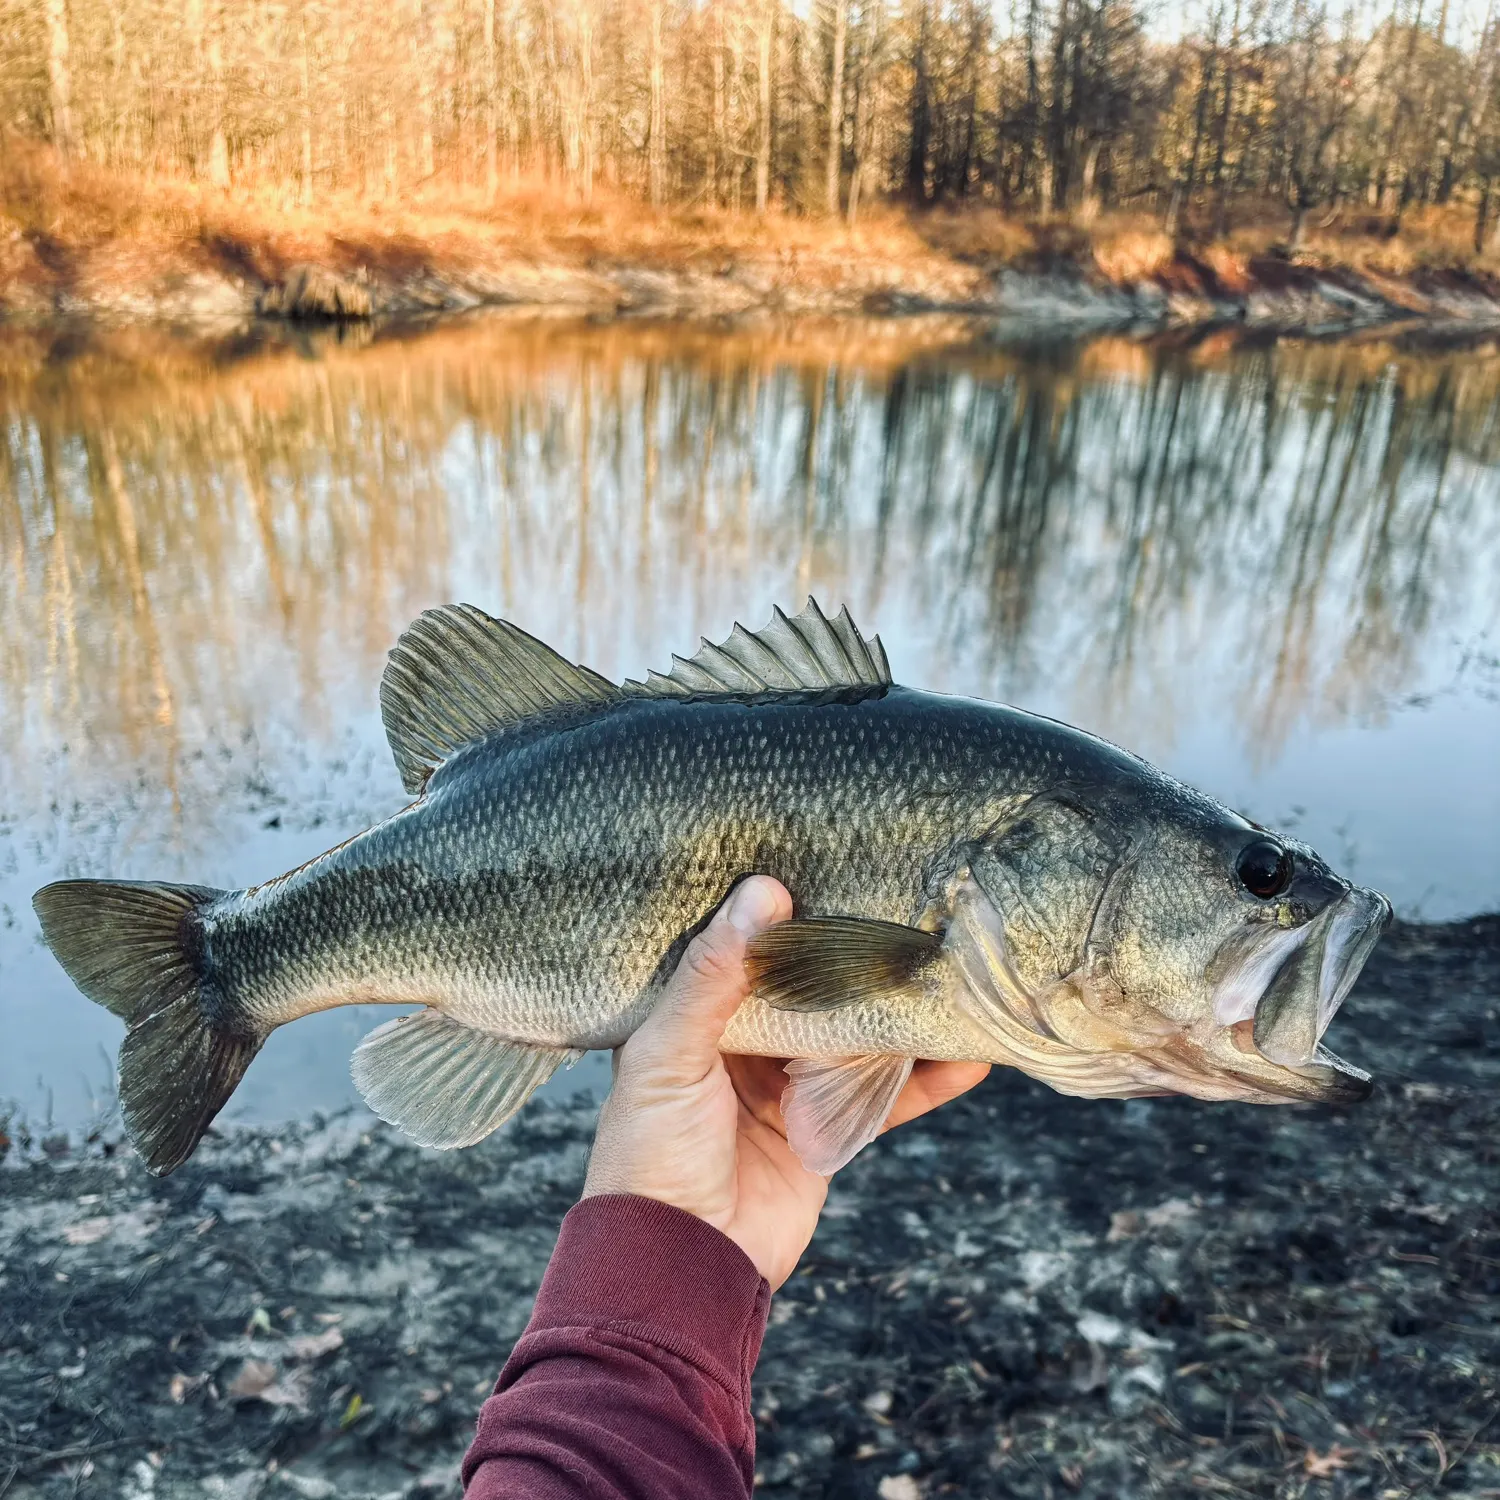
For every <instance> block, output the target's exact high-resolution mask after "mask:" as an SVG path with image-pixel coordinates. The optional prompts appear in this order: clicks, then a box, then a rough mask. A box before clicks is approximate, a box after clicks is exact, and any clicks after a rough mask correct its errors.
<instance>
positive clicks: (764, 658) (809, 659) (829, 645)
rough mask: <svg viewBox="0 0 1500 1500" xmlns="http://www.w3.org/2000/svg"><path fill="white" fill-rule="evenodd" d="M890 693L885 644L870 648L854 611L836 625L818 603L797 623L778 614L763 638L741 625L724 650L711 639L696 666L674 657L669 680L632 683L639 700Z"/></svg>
mask: <svg viewBox="0 0 1500 1500" xmlns="http://www.w3.org/2000/svg"><path fill="white" fill-rule="evenodd" d="M890 685H891V668H890V663H889V662H888V661H887V660H886V658H885V647H884V646H882V645H881V644H880V637H879V636H878V635H877V636H875V637H874V638H873V639H872V640H869V641H867V640H865V638H864V637H863V636H862V635H861V634H860V633H859V629H858V627H857V626H856V625H855V623H854V621H853V620H852V619H850V618H849V610H848V608H847V607H846V608H844V609H842V610H840V611H839V614H838V618H837V619H833V620H830V619H829V618H828V616H827V615H825V614H824V613H823V611H822V610H821V609H819V608H818V601H817V600H816V599H809V600H808V601H807V607H806V608H805V609H804V610H803V611H802V613H801V614H800V615H796V616H793V617H792V618H790V619H789V618H788V617H787V616H786V615H785V614H783V613H782V611H781V610H779V609H778V610H775V611H774V612H773V614H772V616H771V622H770V624H769V625H767V626H766V627H765V628H764V629H763V630H755V631H750V630H746V629H745V627H744V626H743V625H736V626H735V627H734V629H733V630H732V631H731V632H730V633H729V638H728V639H727V640H725V641H723V642H722V643H721V644H719V645H717V646H715V645H713V644H712V643H711V642H710V641H708V640H707V639H705V640H704V641H703V644H702V645H701V646H700V647H699V649H698V654H697V655H696V656H694V657H693V659H692V660H691V661H684V660H683V659H682V657H680V656H674V657H673V658H672V670H671V671H670V672H668V673H667V674H666V675H665V676H663V675H662V673H660V672H652V673H650V674H648V676H647V678H646V681H645V682H644V683H639V682H630V683H626V687H627V688H630V689H633V690H634V691H636V692H643V693H653V694H658V695H660V696H662V697H674V698H687V697H691V696H693V695H694V694H698V693H785V692H806V691H807V690H808V689H810V688H811V689H817V688H840V687H865V688H888V687H890Z"/></svg>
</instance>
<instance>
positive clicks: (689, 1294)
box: [463, 1196, 770, 1500]
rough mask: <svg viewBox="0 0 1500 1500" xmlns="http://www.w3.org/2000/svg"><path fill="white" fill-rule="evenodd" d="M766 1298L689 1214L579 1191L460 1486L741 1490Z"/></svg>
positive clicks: (687, 1497)
mask: <svg viewBox="0 0 1500 1500" xmlns="http://www.w3.org/2000/svg"><path fill="white" fill-rule="evenodd" d="M769 1301H770V1289H769V1287H768V1286H767V1284H766V1282H765V1281H764V1280H763V1279H762V1278H761V1276H760V1275H759V1274H758V1273H757V1272H756V1270H755V1268H754V1266H753V1265H752V1264H751V1262H750V1261H749V1260H748V1259H747V1258H746V1256H745V1254H744V1253H743V1252H742V1251H741V1250H740V1249H739V1248H738V1247H737V1246H736V1245H734V1244H733V1243H732V1242H731V1241H729V1240H728V1239H726V1238H725V1237H724V1236H723V1235H722V1234H720V1233H719V1232H718V1230H716V1229H713V1228H710V1227H709V1225H707V1224H705V1223H704V1222H703V1221H702V1220H701V1219H697V1218H694V1217H693V1216H692V1215H691V1214H687V1213H684V1212H683V1211H682V1210H680V1209H676V1208H671V1207H669V1206H667V1205H666V1204H663V1203H657V1202H655V1201H653V1200H652V1199H649V1198H634V1197H609V1196H603V1197H594V1198H588V1199H585V1200H584V1201H583V1202H582V1203H580V1204H578V1205H577V1206H576V1207H575V1208H573V1210H572V1211H571V1212H570V1213H569V1214H568V1216H567V1218H566V1219H564V1220H563V1227H562V1233H561V1234H560V1235H559V1237H558V1242H557V1249H556V1250H555V1251H554V1253H553V1256H552V1261H551V1264H550V1265H549V1266H548V1268H547V1274H546V1276H545V1277H544V1278H543V1280H542V1286H541V1290H540V1291H539V1292H538V1294H537V1300H536V1308H535V1310H534V1312H533V1314H532V1318H531V1322H530V1323H529V1324H528V1325H527V1329H526V1332H525V1333H524V1334H523V1335H522V1337H521V1340H520V1342H519V1343H518V1344H517V1345H516V1347H515V1350H514V1352H513V1353H512V1354H511V1357H510V1360H509V1361H508V1362H507V1364H506V1366H505V1369H504V1370H503V1371H502V1372H501V1375H500V1380H499V1383H498V1384H497V1386H496V1388H495V1394H494V1395H493V1396H491V1397H490V1399H489V1400H488V1401H486V1402H485V1404H484V1407H483V1409H482V1410H481V1412H480V1416H479V1431H478V1434H477V1435H476V1437H475V1440H474V1444H473V1446H472V1447H471V1448H470V1449H469V1452H468V1454H467V1455H466V1456H465V1459H464V1466H463V1474H464V1483H465V1487H466V1492H467V1494H468V1496H469V1497H470V1500H499V1497H501V1496H504V1497H507V1500H515V1497H524V1500H575V1497H583V1496H587V1497H589V1500H598V1497H608V1500H614V1497H620V1500H679V1497H680V1500H701V1497H703V1496H705V1495H712V1496H715V1497H716V1500H717V1497H724V1500H732V1497H734V1496H736V1495H743V1496H748V1495H749V1494H750V1489H751V1480H752V1474H753V1469H754V1461H755V1426H754V1422H753V1420H752V1418H751V1415H750V1373H751V1371H752V1369H753V1368H754V1366H755V1360H756V1357H757V1356H758V1354H759V1353H760V1343H761V1338H762V1336H763V1334H764V1332H765V1325H766V1312H767V1308H768V1305H769Z"/></svg>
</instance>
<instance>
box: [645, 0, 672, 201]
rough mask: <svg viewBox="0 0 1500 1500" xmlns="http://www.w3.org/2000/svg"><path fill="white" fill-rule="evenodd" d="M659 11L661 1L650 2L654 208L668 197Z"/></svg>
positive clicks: (649, 161)
mask: <svg viewBox="0 0 1500 1500" xmlns="http://www.w3.org/2000/svg"><path fill="white" fill-rule="evenodd" d="M662 8H663V6H662V0H651V14H650V20H649V28H650V33H651V119H650V122H649V124H648V126H647V130H648V135H647V141H646V174H647V178H648V180H649V190H650V194H651V206H652V207H653V208H660V207H661V206H662V204H663V203H664V202H665V201H666V196H667V141H666V135H667V92H666V77H665V65H664V63H663V59H662V38H661V26H662Z"/></svg>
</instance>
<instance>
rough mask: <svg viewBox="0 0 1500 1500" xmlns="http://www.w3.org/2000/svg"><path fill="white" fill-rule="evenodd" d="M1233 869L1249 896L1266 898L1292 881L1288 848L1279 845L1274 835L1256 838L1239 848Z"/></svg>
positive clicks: (1267, 899)
mask: <svg viewBox="0 0 1500 1500" xmlns="http://www.w3.org/2000/svg"><path fill="white" fill-rule="evenodd" d="M1234 873H1235V874H1236V875H1238V876H1239V877H1240V884H1241V885H1243V886H1244V887H1245V889H1246V890H1247V891H1249V892H1250V894H1251V895H1252V896H1259V897H1260V898H1261V900H1262V901H1269V900H1270V899H1271V897H1272V896H1279V895H1280V894H1281V893H1282V892H1283V891H1284V890H1285V889H1286V888H1287V887H1288V886H1289V885H1290V884H1291V883H1292V856H1291V851H1290V850H1287V849H1283V848H1282V847H1281V845H1280V844H1278V843H1277V842H1276V840H1275V839H1256V840H1255V842H1254V843H1253V844H1246V845H1245V847H1244V848H1243V849H1241V850H1240V857H1239V859H1238V860H1237V861H1236V863H1235V867H1234Z"/></svg>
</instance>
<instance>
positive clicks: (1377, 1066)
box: [0, 916, 1500, 1500]
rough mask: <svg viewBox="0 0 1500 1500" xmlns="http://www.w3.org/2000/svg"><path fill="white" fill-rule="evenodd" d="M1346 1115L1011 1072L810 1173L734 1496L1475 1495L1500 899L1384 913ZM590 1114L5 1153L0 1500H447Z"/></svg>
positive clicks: (1484, 1451) (1485, 1426) (1498, 1073)
mask: <svg viewBox="0 0 1500 1500" xmlns="http://www.w3.org/2000/svg"><path fill="white" fill-rule="evenodd" d="M1332 1040H1333V1041H1334V1044H1335V1046H1336V1047H1337V1048H1338V1050H1340V1051H1341V1052H1343V1053H1345V1055H1347V1056H1350V1057H1351V1058H1353V1059H1355V1060H1357V1061H1358V1062H1360V1063H1361V1064H1363V1065H1364V1066H1367V1067H1369V1068H1371V1069H1372V1071H1373V1072H1374V1073H1375V1075H1376V1077H1377V1079H1378V1080H1379V1082H1380V1088H1379V1089H1378V1091H1377V1093H1376V1095H1375V1097H1374V1098H1373V1099H1372V1100H1371V1101H1370V1102H1369V1103H1368V1104H1366V1105H1364V1106H1362V1107H1360V1108H1358V1109H1355V1110H1352V1111H1349V1112H1347V1113H1345V1112H1338V1111H1332V1110H1328V1109H1321V1108H1320V1109H1306V1110H1301V1109H1281V1110H1269V1109H1257V1108H1253V1107H1250V1106H1228V1105H1221V1106H1205V1105H1200V1104H1196V1103H1193V1102H1191V1101H1185V1100H1176V1099H1172V1100H1151V1101H1145V1100H1142V1101H1133V1102H1129V1103H1117V1102H1098V1103H1093V1102H1084V1101H1077V1100H1069V1099H1064V1098H1061V1097H1060V1096H1058V1095H1055V1094H1052V1093H1050V1092H1049V1091H1048V1090H1046V1089H1045V1088H1042V1087H1039V1086H1037V1085H1034V1084H1032V1083H1030V1082H1029V1081H1028V1080H1026V1079H1024V1078H1022V1077H1019V1076H1017V1075H1015V1074H1013V1073H996V1074H995V1075H993V1076H992V1077H991V1079H990V1080H989V1081H988V1082H987V1083H986V1084H985V1085H984V1086H983V1087H981V1088H980V1089H978V1090H976V1091H975V1092H974V1093H973V1094H971V1095H970V1096H968V1097H967V1098H966V1099H964V1100H962V1101H960V1102H958V1103H957V1104H955V1105H953V1106H951V1107H949V1108H948V1109H946V1110H943V1111H940V1112H939V1113H938V1114H936V1115H934V1116H931V1117H929V1118H927V1119H926V1120H923V1121H921V1122H919V1123H917V1124H916V1125H913V1126H910V1127H907V1128H906V1129H904V1130H902V1131H900V1132H898V1133H896V1134H894V1135H892V1136H890V1137H888V1138H886V1139H885V1140H884V1141H882V1142H881V1143H879V1144H878V1145H877V1146H876V1147H875V1148H873V1149H871V1150H870V1151H867V1152H866V1153H865V1154H864V1155H862V1156H861V1157H860V1158H859V1159H858V1160H857V1161H856V1162H855V1163H854V1164H853V1165H852V1166H851V1167H850V1168H849V1169H848V1170H846V1171H845V1172H844V1173H843V1174H841V1175H840V1177H839V1178H838V1180H837V1182H836V1183H835V1186H834V1189H833V1193H832V1196H831V1199H830V1204H829V1210H828V1213H827V1216H826V1218H825V1220H824V1222H823V1224H822V1227H821V1228H820V1230H819V1232H818V1236H817V1238H816V1240H815V1241H814V1243H813V1246H812V1249H811V1251H810V1253H809V1255H808V1257H807V1259H806V1262H805V1264H804V1265H803V1267H802V1268H801V1270H800V1272H799V1274H798V1275H796V1276H795V1277H793V1279H792V1280H791V1282H789V1283H788V1285H787V1287H786V1288H785V1290H784V1291H783V1292H782V1293H781V1294H780V1295H779V1296H778V1297H777V1298H776V1301H775V1304H774V1307H773V1314H772V1320H771V1323H772V1326H771V1328H770V1331H769V1335H768V1338H767V1341H766V1346H765V1353H764V1357H763V1359H762V1362H761V1366H760V1369H759V1371H758V1375H757V1379H756V1385H755V1404H756V1411H757V1416H758V1421H759V1428H760V1449H759V1464H758V1485H759V1488H760V1490H761V1492H763V1493H764V1494H766V1495H767V1496H786V1497H791V1496H798V1497H802V1496H808V1497H812V1496H818V1497H828V1500H855V1497H869V1500H875V1497H880V1500H913V1497H931V1496H939V1495H954V1496H1017V1497H1020V1496H1026V1497H1049V1500H1064V1497H1068V1496H1073V1495H1080V1496H1087V1497H1093V1500H1106V1497H1109V1500H1116V1497H1121V1496H1136V1495H1139V1496H1153V1497H1156V1496H1171V1497H1177V1496H1181V1497H1187V1496H1199V1495H1204V1494H1220V1495H1235V1496H1257V1497H1259V1496H1264V1497H1273V1496H1275V1497H1282V1496H1285V1497H1293V1496H1303V1495H1306V1496H1317V1497H1323V1496H1328V1497H1354V1496H1360V1497H1364V1496H1369V1497H1378V1500H1404V1497H1408V1496H1419V1495H1420V1496H1424V1497H1425V1496H1438V1495H1441V1496H1443V1497H1445V1500H1457V1497H1469V1500H1478V1497H1500V1207H1497V1202H1496V1192H1495V1187H1496V1181H1497V1177H1496V1154H1497V1150H1500V1147H1497V1142H1500V1090H1497V1083H1500V916H1497V917H1485V918H1478V919H1475V920H1472V921H1469V922H1463V923H1456V924H1450V925H1443V926H1416V925H1406V926H1398V927H1397V928H1396V929H1395V930H1394V931H1393V932H1392V933H1391V934H1390V936H1389V937H1388V938H1387V939H1386V941H1385V942H1384V944H1383V945H1382V947H1381V949H1380V951H1379V952H1378V954H1377V955H1376V957H1375V959H1374V960H1373V961H1372V963H1371V965H1370V967H1369V969H1368V971H1367V973H1366V976H1365V978H1364V979H1363V980H1362V981H1361V984H1360V986H1359V988H1358V990H1357V992H1356V994H1355V995H1354V996H1353V998H1352V999H1351V1000H1350V1002H1349V1004H1348V1007H1347V1009H1346V1011H1345V1013H1344V1014H1343V1015H1342V1016H1341V1017H1340V1019H1339V1021H1338V1022H1337V1023H1336V1025H1335V1029H1334V1036H1333V1038H1332ZM591 1120H592V1109H591V1106H590V1105H589V1104H588V1103H587V1102H586V1101H583V1100H580V1101H578V1102H576V1103H575V1104H574V1105H572V1106H562V1107H556V1106H554V1107H543V1106H532V1107H531V1108H529V1109H528V1110H527V1111H526V1112H525V1113H524V1114H523V1115H522V1117H521V1118H520V1119H519V1120H518V1121H516V1122H515V1123H514V1124H513V1125H512V1126H510V1127H508V1128H507V1129H505V1130H504V1131H502V1132H500V1134H499V1135H498V1136H497V1137H496V1138H493V1139H491V1140H490V1141H488V1142H486V1143H485V1144H484V1145H482V1146H480V1147H478V1148H476V1149H474V1150H472V1151H466V1152H456V1153H451V1154H446V1155H445V1154H439V1153H433V1152H423V1151H420V1150H417V1149H415V1148H413V1147H411V1146H410V1145H408V1144H406V1143H404V1142H403V1141H402V1140H401V1139H400V1138H399V1137H397V1136H394V1135H392V1134H391V1133H389V1132H387V1131H385V1130H383V1129H379V1128H373V1127H367V1126H366V1125H365V1124H362V1123H361V1122H360V1121H358V1120H354V1119H344V1120H335V1121H332V1122H320V1123H314V1124H311V1125H309V1126H307V1127H306V1128H303V1129H297V1130H289V1131H285V1132H282V1133H279V1134H257V1133H252V1132H238V1133H235V1134H232V1135H227V1136H223V1137H216V1138H212V1139H210V1141H209V1142H207V1143H206V1146H205V1148H204V1149H203V1150H201V1151H200V1152H199V1153H198V1155H197V1156H196V1157H195V1158H194V1160H193V1161H192V1162H191V1163H189V1164H188V1166H186V1167H185V1168H183V1169H182V1170H181V1171H180V1172H178V1173H177V1174H176V1175H174V1176H172V1177H169V1178H167V1179H165V1180H163V1181H154V1180H153V1179H151V1178H149V1177H148V1176H147V1175H146V1174H145V1172H144V1171H143V1170H142V1169H141V1168H140V1166H139V1164H138V1163H137V1162H136V1161H135V1160H134V1158H133V1156H132V1155H131V1153H130V1152H129V1151H128V1149H126V1148H123V1147H120V1146H118V1145H117V1144H115V1143H114V1142H112V1141H110V1140H109V1139H108V1138H106V1139H103V1140H99V1141H95V1142H94V1143H92V1144H89V1145H86V1146H74V1147H72V1148H67V1147H65V1146H64V1145H63V1144H62V1143H61V1142H59V1141H53V1142H52V1143H50V1147H49V1150H48V1151H47V1152H44V1151H42V1150H41V1149H40V1148H39V1147H37V1146H35V1145H33V1146H31V1147H30V1148H29V1149H23V1145H24V1143H16V1144H15V1145H13V1147H12V1150H11V1157H12V1160H11V1162H10V1163H9V1164H8V1165H7V1166H6V1167H4V1168H3V1170H0V1495H3V1496H7V1497H9V1500H22V1497H25V1500H33V1497H41V1496H48V1497H51V1496H63V1495H68V1496H75V1495H83V1496H88V1495H101V1496H102V1495H110V1496H120V1497H129V1500H143V1497H146V1496H155V1497H160V1500H177V1497H189V1496H191V1497H194V1500H198V1497H204V1496H211V1497H225V1500H254V1497H264V1500H279V1497H283V1496H285V1497H289V1500H292V1497H296V1496H303V1497H307V1500H321V1497H332V1496H335V1495H337V1496H340V1497H346V1500H353V1497H359V1496H389V1497H392V1500H395V1497H416V1496H440V1495H454V1494H456V1493H457V1482H456V1478H455V1473H456V1463H457V1460H458V1458H459V1455H460V1454H461V1453H462V1451H463V1448H464V1446H465V1444H466V1442H467V1440H468V1436H469V1433H470V1431H471V1427H472V1422H473V1418H474V1413H475V1410H476V1408H477V1407H478V1405H479V1403H480V1401H481V1400H482V1398H483V1396H484V1394H485V1392H486V1391H487V1390H488V1388H489V1385H490V1382H491V1381H492V1380H493V1378H494V1375H495V1372H496V1370H497V1369H498V1367H499V1365H500V1363H501V1361H502V1360H503V1358H504V1356H505V1353H506V1351H507V1349H508V1348H509V1346H510V1343H511V1341H512V1340H513V1339H514V1338H515V1337H516V1335H517V1333H518V1332H519V1331H520V1329H521V1327H522V1326H523V1324H524V1322H525V1320H526V1316H527V1311H528V1307H529V1304H530V1299H531V1297H532V1295H533V1293H534V1291H535V1287H536V1284H537V1281H538V1278H539V1277H540V1275H541V1271H542V1268H543V1266H544V1264H545V1262H546V1259H547V1255H548V1253H549V1251H550V1248H551V1245H552V1243H553V1240H554V1237H555V1234H556V1229H557V1224H558V1221H559V1220H560V1219H561V1217H562V1215H563V1213H564V1212H565V1211H566V1209H567V1207H568V1206H569V1204H570V1203H571V1202H572V1201H573V1200H574V1198H575V1197H576V1194H577V1192H578V1188H579V1184H580V1181H581V1178H582V1173H583V1168H584V1161H585V1155H586V1152H587V1149H588V1140H589V1133H590V1126H591Z"/></svg>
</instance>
